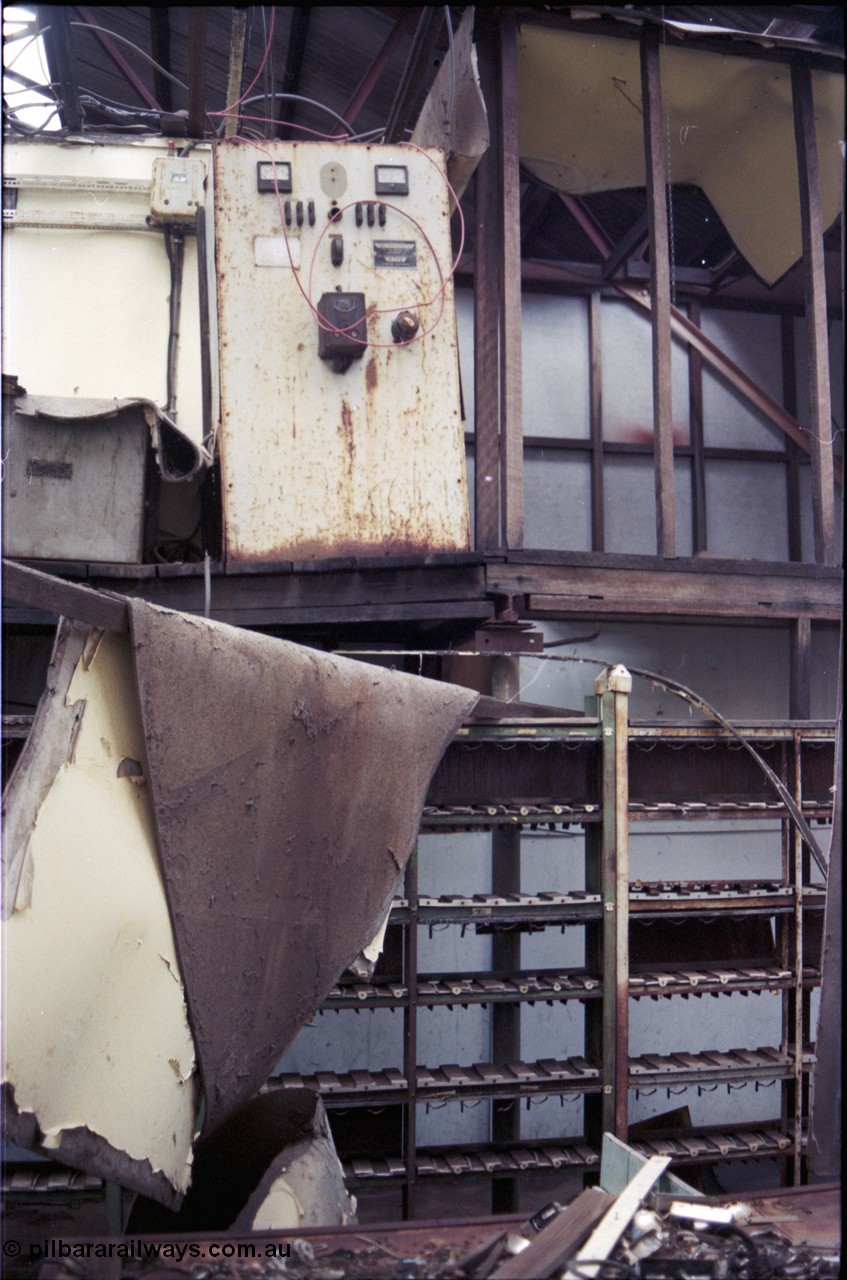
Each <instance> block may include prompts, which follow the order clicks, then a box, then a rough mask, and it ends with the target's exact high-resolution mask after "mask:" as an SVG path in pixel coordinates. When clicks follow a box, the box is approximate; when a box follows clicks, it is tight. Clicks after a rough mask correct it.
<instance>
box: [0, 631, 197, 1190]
mask: <svg viewBox="0 0 847 1280" xmlns="http://www.w3.org/2000/svg"><path fill="white" fill-rule="evenodd" d="M93 640H94V643H92V642H91V641H92V637H91V636H90V635H89V631H88V628H87V627H84V626H81V625H80V624H68V623H63V624H62V631H61V638H60V643H58V644H57V661H56V662H54V666H53V669H52V675H53V677H54V679H55V684H54V691H53V692H52V694H51V696H50V697H49V701H50V702H51V703H53V705H54V708H55V709H57V710H59V714H58V715H52V716H51V715H49V714H48V713H46V712H45V714H44V715H43V716H41V717H40V718H39V721H38V722H37V723H36V726H35V727H34V730H33V734H32V737H31V740H30V743H29V744H28V748H27V754H26V755H25V756H24V757H23V758H22V761H21V766H20V767H19V768H18V770H17V771H16V773H15V775H14V777H13V779H12V781H11V782H10V785H9V796H8V808H9V813H10V821H9V823H8V824H7V829H6V830H7V836H11V837H12V838H11V840H7V842H6V845H5V847H4V858H8V862H7V864H6V870H7V879H6V905H7V909H8V910H9V911H10V917H9V919H8V920H6V921H5V922H4V925H3V948H4V963H5V992H4V997H5V998H4V1019H3V1021H4V1045H3V1050H4V1057H3V1081H4V1108H5V1115H4V1123H5V1126H6V1133H7V1135H8V1137H9V1138H10V1139H11V1140H12V1141H16V1142H20V1143H21V1144H22V1145H25V1146H35V1147H38V1148H39V1149H41V1150H46V1151H49V1152H50V1154H52V1155H53V1156H55V1158H57V1159H59V1160H60V1161H62V1162H63V1163H65V1164H69V1165H71V1166H72V1167H77V1168H83V1169H86V1170H89V1171H91V1172H95V1173H99V1174H100V1175H101V1176H103V1177H106V1178H113V1179H115V1180H116V1181H119V1182H121V1183H122V1184H123V1185H124V1186H127V1187H133V1188H135V1189H137V1190H142V1191H145V1192H146V1193H147V1194H148V1195H150V1196H153V1197H155V1198H156V1199H160V1200H163V1201H164V1202H165V1203H169V1202H176V1201H178V1199H179V1197H180V1195H181V1193H182V1192H184V1190H185V1189H186V1187H187V1186H188V1182H189V1177H190V1162H191V1149H192V1135H193V1128H194V1121H195V1114H196V1106H197V1099H196V1077H195V1074H194V1068H195V1058H194V1045H193V1041H192V1037H191V1032H190V1029H189V1025H188V1019H187V1012H186V1006H185V998H184V993H183V989H182V983H181V980H180V973H179V965H178V962H177V957H176V951H175V948H174V940H173V934H172V931H171V925H170V919H169V916H168V909H167V902H166V899H165V894H164V889H163V885H162V880H161V876H160V872H159V863H158V858H157V854H156V844H155V834H154V829H153V821H152V814H151V808H150V799H149V791H148V788H147V786H146V782H145V780H146V774H147V763H146V753H145V749H144V739H143V733H142V728H141V722H140V719H139V716H138V705H137V700H136V697H135V691H134V685H133V669H132V653H131V649H130V645H129V641H128V639H127V638H126V637H122V636H117V635H115V634H114V633H107V634H106V635H105V636H102V637H101V636H100V634H99V633H95V634H94V637H93ZM97 640H99V644H98V643H96V641H97ZM129 762H131V763H129ZM122 766H123V767H122ZM50 772H53V776H52V778H51V779H48V778H47V777H46V776H45V774H46V773H50Z"/></svg>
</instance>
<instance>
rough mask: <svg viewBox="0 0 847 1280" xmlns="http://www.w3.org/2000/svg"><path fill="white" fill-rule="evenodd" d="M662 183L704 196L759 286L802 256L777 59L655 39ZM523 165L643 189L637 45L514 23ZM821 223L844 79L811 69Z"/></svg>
mask: <svg viewBox="0 0 847 1280" xmlns="http://www.w3.org/2000/svg"><path fill="white" fill-rule="evenodd" d="M660 63H661V71H662V96H663V110H664V116H665V120H666V125H667V135H668V152H669V162H668V164H669V179H670V182H671V184H672V185H674V186H678V185H679V184H682V183H691V184H694V185H696V186H699V187H700V188H701V189H702V190H703V191H704V192H705V194H706V195H707V197H708V198H709V200H710V201H711V203H712V205H713V206H714V208H715V210H716V211H717V213H718V215H719V217H720V218H721V220H722V222H723V224H724V226H725V227H726V229H727V231H728V232H729V235H730V236H731V238H732V241H733V243H734V244H735V247H736V248H737V249H738V250H739V252H740V253H742V254H743V255H744V257H745V258H746V260H747V261H748V262H749V263H750V265H751V266H752V267H753V269H754V270H755V271H756V272H757V274H758V275H759V276H760V277H761V278H762V279H763V280H764V281H765V282H766V283H768V284H773V283H774V282H775V281H777V280H778V279H779V278H780V277H781V276H782V275H784V274H785V272H786V271H788V269H789V268H790V267H792V266H793V265H794V264H795V263H796V262H797V261H798V260H799V259H800V258H801V256H802V241H801V231H800V200H799V193H798V180H797V163H796V159H795V147H794V118H793V109H792V96H791V71H790V67H789V65H788V64H787V63H783V62H776V61H758V60H755V59H752V58H742V57H736V56H732V55H725V54H719V53H707V52H703V51H701V50H693V49H686V48H679V47H676V46H671V45H667V44H665V45H662V46H661V47H660ZM518 74H519V93H520V153H521V163H522V164H523V166H524V167H525V169H526V170H527V171H528V172H529V173H530V174H532V175H533V176H534V177H535V178H537V179H538V180H540V181H541V182H544V183H547V184H548V185H549V186H551V187H553V188H555V189H556V190H559V191H563V192H567V193H569V194H571V195H586V194H588V193H591V192H598V191H615V190H623V189H626V188H631V187H643V186H644V182H645V176H644V143H643V119H642V106H641V70H640V54H639V44H638V42H637V41H634V40H626V39H617V38H615V37H612V36H596V35H589V34H584V33H581V32H571V31H556V30H553V29H551V28H549V27H546V26H545V27H541V26H532V25H529V24H524V25H523V26H522V28H521V31H520V35H519V61H518ZM812 84H813V94H814V102H815V117H816V129H817V143H818V155H819V158H820V174H821V178H820V180H821V203H822V210H823V224H824V227H828V226H830V225H831V223H832V222H833V221H834V220H835V218H836V217H837V216H838V214H839V212H840V210H841V158H840V139H841V136H842V131H843V118H844V80H843V77H841V76H838V75H834V74H830V73H827V72H822V71H816V72H814V73H813V74H812Z"/></svg>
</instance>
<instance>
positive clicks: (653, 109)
mask: <svg viewBox="0 0 847 1280" xmlns="http://www.w3.org/2000/svg"><path fill="white" fill-rule="evenodd" d="M641 97H642V102H643V104H644V159H645V171H646V179H647V221H648V229H649V233H650V295H651V298H652V307H651V320H652V327H653V439H654V444H655V478H656V546H657V551H658V554H659V555H660V556H666V557H672V556H675V555H676V500H675V488H674V463H673V403H672V387H671V315H670V312H671V282H670V250H669V239H668V206H667V197H666V192H667V183H668V174H667V148H666V146H665V136H664V122H663V120H662V87H661V74H660V67H659V45H658V42H657V41H656V40H655V38H654V36H653V33H652V32H647V33H645V36H644V38H643V39H642V41H641Z"/></svg>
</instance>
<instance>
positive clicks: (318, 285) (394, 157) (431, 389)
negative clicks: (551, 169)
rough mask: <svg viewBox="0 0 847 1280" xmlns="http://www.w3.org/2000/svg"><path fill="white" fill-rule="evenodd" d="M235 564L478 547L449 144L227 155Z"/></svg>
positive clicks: (225, 249)
mask: <svg viewBox="0 0 847 1280" xmlns="http://www.w3.org/2000/svg"><path fill="white" fill-rule="evenodd" d="M214 189H215V207H214V226H215V232H214V252H215V268H216V278H217V311H218V328H219V353H220V389H221V421H220V433H219V443H220V455H221V464H222V473H223V520H224V538H225V554H226V557H227V559H228V560H230V561H236V562H266V563H269V562H275V561H286V560H307V559H318V558H321V559H323V558H332V557H334V556H350V555H366V556H378V555H391V554H395V555H396V554H406V553H412V554H414V553H420V554H425V553H428V552H433V551H464V550H467V549H468V547H469V536H470V535H469V519H468V503H467V482H466V475H465V446H464V431H463V424H462V419H461V411H460V394H459V368H458V346H457V338H456V320H455V309H454V301H453V284H452V270H453V262H452V245H451V237H450V199H449V196H450V192H449V187H448V185H447V181H446V178H445V170H444V159H443V156H442V154H441V152H439V151H436V150H422V149H420V148H417V147H413V146H411V145H403V144H397V145H393V146H376V145H374V146H369V145H364V144H356V143H346V144H345V143H344V142H317V143H292V142H263V143H261V144H258V143H256V144H254V143H251V142H250V141H248V140H245V139H235V138H233V139H230V140H226V141H222V142H220V143H218V144H216V146H215V151H214Z"/></svg>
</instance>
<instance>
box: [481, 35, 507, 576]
mask: <svg viewBox="0 0 847 1280" xmlns="http://www.w3.org/2000/svg"><path fill="white" fill-rule="evenodd" d="M476 37H477V51H478V56H479V74H480V82H481V85H482V91H483V96H484V97H485V103H486V109H487V111H488V121H489V128H490V131H491V145H490V147H489V149H488V151H487V152H486V153H485V155H484V156H483V157H482V160H481V161H480V163H479V168H478V169H477V171H476V226H475V232H474V403H475V412H476V421H475V424H474V451H475V452H474V457H475V468H474V533H475V542H476V547H477V550H479V551H491V550H493V549H494V548H495V547H499V546H500V542H501V540H500V386H499V382H500V356H499V346H500V270H499V267H500V259H499V252H498V226H499V217H498V208H499V203H500V192H501V183H500V155H499V151H500V148H499V137H500V131H499V116H498V113H497V111H496V110H495V104H496V100H497V80H498V77H497V68H496V62H495V56H494V55H495V48H496V43H495V42H496V32H495V31H494V29H493V27H492V24H491V21H490V15H485V14H484V11H483V12H478V13H477V28H476Z"/></svg>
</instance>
